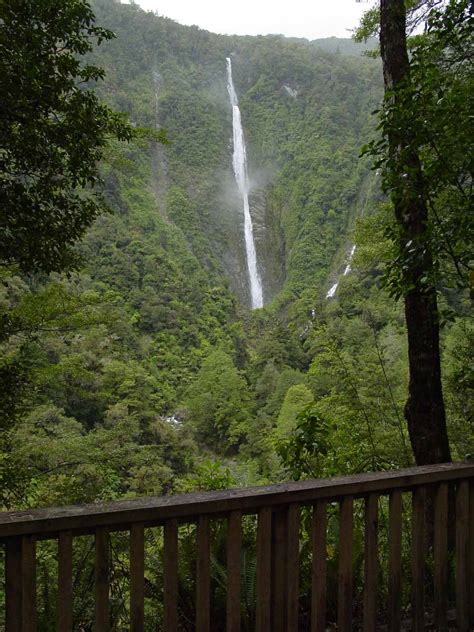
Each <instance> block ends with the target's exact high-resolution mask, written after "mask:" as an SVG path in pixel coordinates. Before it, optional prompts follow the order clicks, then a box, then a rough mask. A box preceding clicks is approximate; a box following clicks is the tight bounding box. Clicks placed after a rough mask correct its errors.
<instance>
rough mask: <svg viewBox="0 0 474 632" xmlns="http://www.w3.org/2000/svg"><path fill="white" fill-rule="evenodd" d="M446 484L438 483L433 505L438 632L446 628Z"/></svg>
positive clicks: (443, 631)
mask: <svg viewBox="0 0 474 632" xmlns="http://www.w3.org/2000/svg"><path fill="white" fill-rule="evenodd" d="M447 595H448V485H447V483H441V484H440V485H438V488H437V490H436V496H435V507H434V602H435V603H434V605H435V622H436V629H437V630H438V632H446V631H447V629H448V621H447V611H448V596H447Z"/></svg>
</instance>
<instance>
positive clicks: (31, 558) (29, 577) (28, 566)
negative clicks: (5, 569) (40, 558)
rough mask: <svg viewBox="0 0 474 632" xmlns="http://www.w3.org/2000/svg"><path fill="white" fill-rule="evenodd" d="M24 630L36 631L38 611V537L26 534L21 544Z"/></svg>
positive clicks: (28, 631) (27, 631)
mask: <svg viewBox="0 0 474 632" xmlns="http://www.w3.org/2000/svg"><path fill="white" fill-rule="evenodd" d="M21 575H22V582H21V583H22V598H21V605H22V607H21V609H22V628H21V629H22V632H35V631H36V628H37V624H38V617H37V612H36V538H35V536H31V535H25V536H23V538H22V544H21Z"/></svg>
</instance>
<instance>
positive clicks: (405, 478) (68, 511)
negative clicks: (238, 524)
mask: <svg viewBox="0 0 474 632" xmlns="http://www.w3.org/2000/svg"><path fill="white" fill-rule="evenodd" d="M471 478H474V464H465V463H447V464H442V465H428V466H424V467H412V468H406V469H404V470H393V471H388V472H374V473H368V474H357V475H356V476H341V477H335V478H328V479H317V480H309V481H298V482H296V483H282V484H280V485H271V486H259V487H245V488H238V489H228V490H224V491H218V492H200V493H192V494H182V495H180V496H158V497H151V498H150V497H145V498H137V499H134V500H122V501H117V502H112V503H94V504H90V505H80V506H77V505H73V506H69V507H54V508H45V509H33V510H31V511H18V512H15V511H14V512H5V513H1V514H0V539H3V538H5V537H9V536H17V535H26V534H35V535H36V536H38V537H45V538H48V537H51V538H55V537H56V536H57V534H58V532H59V531H74V532H76V533H77V532H79V533H81V534H83V533H93V532H95V529H96V528H97V527H108V528H109V529H116V530H125V529H126V528H127V527H128V526H129V525H131V524H132V523H134V522H141V523H143V524H144V525H145V526H146V527H150V526H157V525H161V524H164V522H165V521H166V520H170V519H178V520H182V521H184V522H190V521H191V520H194V519H196V520H197V518H199V516H201V515H203V514H206V515H210V514H221V515H226V514H228V513H230V512H232V511H241V512H242V513H256V512H257V511H258V510H259V509H262V508H264V507H275V506H278V505H286V504H288V503H298V504H300V505H301V504H312V503H314V502H316V501H317V500H327V501H337V500H340V499H341V498H344V497H346V496H353V497H354V498H357V497H363V496H366V495H368V494H370V493H375V492H376V493H379V494H383V493H388V492H390V491H391V490H394V489H396V490H401V491H403V490H409V489H412V488H413V487H417V486H420V485H431V484H434V483H441V482H449V481H455V480H460V479H471Z"/></svg>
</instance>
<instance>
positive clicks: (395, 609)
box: [388, 491, 403, 632]
mask: <svg viewBox="0 0 474 632" xmlns="http://www.w3.org/2000/svg"><path fill="white" fill-rule="evenodd" d="M402 515H403V498H402V493H401V492H400V491H394V492H392V493H391V494H390V506H389V526H388V629H389V632H399V631H400V626H401V612H400V607H401V599H400V596H401V589H402Z"/></svg>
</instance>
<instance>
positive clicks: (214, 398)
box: [185, 349, 251, 454]
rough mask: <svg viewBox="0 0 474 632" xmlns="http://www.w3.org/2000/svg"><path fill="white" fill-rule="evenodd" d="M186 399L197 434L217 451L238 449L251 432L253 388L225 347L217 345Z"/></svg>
mask: <svg viewBox="0 0 474 632" xmlns="http://www.w3.org/2000/svg"><path fill="white" fill-rule="evenodd" d="M185 403H186V407H187V410H188V412H189V421H190V424H191V426H192V428H193V430H194V431H195V435H196V438H197V439H198V440H199V441H201V442H202V443H204V444H205V445H206V446H207V447H211V448H212V449H214V450H215V451H216V452H220V453H221V454H226V453H232V452H235V451H236V448H237V447H238V446H239V444H241V443H242V441H243V440H244V439H245V437H246V435H247V434H248V431H249V425H250V419H251V397H250V392H249V389H248V386H247V383H246V381H245V379H244V378H243V377H242V375H241V374H240V373H239V371H238V370H237V369H236V367H235V365H234V363H233V361H232V358H231V357H230V356H229V355H228V354H227V353H225V351H222V350H220V349H217V350H215V351H213V352H212V353H210V355H209V356H208V357H207V358H206V359H205V360H204V362H203V364H202V366H201V368H200V370H199V372H198V374H197V376H196V381H195V382H194V383H193V384H192V385H191V387H190V388H189V390H188V392H187V396H186V401H185Z"/></svg>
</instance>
